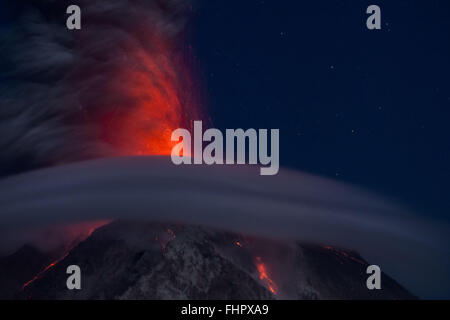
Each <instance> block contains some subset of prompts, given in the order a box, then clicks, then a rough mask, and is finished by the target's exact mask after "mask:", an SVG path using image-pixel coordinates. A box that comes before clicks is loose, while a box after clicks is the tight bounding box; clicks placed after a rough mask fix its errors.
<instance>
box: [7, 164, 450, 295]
mask: <svg viewBox="0 0 450 320" xmlns="http://www.w3.org/2000/svg"><path fill="white" fill-rule="evenodd" d="M100 219H133V220H136V219H144V220H151V221H170V222H179V223H191V224H199V225H205V226H210V227H216V228H221V229H226V230H231V231H236V232H243V233H247V234H256V235H263V236H269V237H278V238H289V239H295V240H301V241H311V242H316V243H324V244H333V245H337V246H343V247H346V248H348V249H354V250H357V251H358V252H360V253H361V254H362V255H363V256H364V257H366V258H367V259H368V260H369V262H371V263H374V264H379V265H381V266H382V269H383V270H384V271H387V272H390V273H391V274H392V275H394V276H396V277H397V278H398V279H400V281H407V282H408V283H411V287H417V288H420V287H421V284H422V283H421V282H422V281H424V280H423V277H422V276H421V275H423V274H427V277H428V278H427V279H428V280H427V283H429V282H430V279H434V280H435V281H437V282H441V283H442V281H447V280H448V277H447V276H446V275H445V267H444V266H442V262H443V260H445V258H446V257H447V256H448V251H446V250H447V249H445V246H446V244H447V243H448V236H447V235H446V229H445V228H444V227H442V226H439V227H438V226H437V225H436V224H433V223H432V222H427V221H423V220H420V219H418V218H417V217H415V216H413V215H410V214H407V213H405V212H404V210H402V209H401V208H400V207H398V206H395V205H392V204H389V203H387V202H386V201H385V200H384V199H382V198H379V197H377V196H374V195H371V194H369V193H366V192H364V191H362V190H359V189H357V188H354V187H351V186H347V185H344V184H340V183H336V182H334V181H331V180H327V179H323V178H319V177H314V176H311V175H308V174H303V173H299V172H293V171H289V170H281V171H280V173H279V174H278V175H276V176H260V175H259V174H258V168H257V167H239V166H175V165H173V164H172V163H171V161H170V159H169V158H167V157H123V158H110V159H101V160H93V161H86V162H80V163H76V164H69V165H65V166H60V167H54V168H48V169H42V170H38V171H34V172H30V173H25V174H21V175H17V176H13V177H10V178H7V179H3V180H2V181H0V235H3V236H5V235H6V236H7V235H9V236H10V235H11V234H13V233H14V232H15V230H23V229H24V228H25V229H26V228H31V227H34V228H38V227H39V228H40V227H45V226H49V225H52V224H58V223H75V222H80V221H94V220H100ZM405 266H408V268H406V269H405ZM439 266H442V267H439ZM440 268H442V269H440ZM405 270H406V271H405ZM425 287H426V288H427V290H430V291H431V292H436V291H433V290H436V288H434V287H433V285H428V286H425ZM425 294H431V293H425Z"/></svg>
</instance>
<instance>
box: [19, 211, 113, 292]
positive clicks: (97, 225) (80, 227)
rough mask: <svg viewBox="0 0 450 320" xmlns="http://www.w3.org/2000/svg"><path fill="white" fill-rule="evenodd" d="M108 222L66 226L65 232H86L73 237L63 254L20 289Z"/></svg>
mask: <svg viewBox="0 0 450 320" xmlns="http://www.w3.org/2000/svg"><path fill="white" fill-rule="evenodd" d="M110 222H111V220H100V221H92V222H88V223H80V224H74V225H70V226H66V227H65V228H66V229H65V232H67V233H80V230H81V232H83V231H86V232H85V233H84V234H81V235H78V238H77V239H75V240H74V241H70V242H68V244H67V246H66V248H65V250H64V254H63V255H62V256H61V257H60V258H58V259H56V260H55V261H53V262H52V263H50V264H49V265H48V266H46V267H45V268H44V269H42V270H41V271H39V272H38V273H37V274H36V275H35V276H34V277H33V278H32V279H31V280H29V281H27V282H25V283H24V284H23V286H22V290H24V289H25V288H26V287H28V286H29V285H30V284H32V283H33V282H34V281H36V280H38V279H39V278H41V277H42V275H44V273H46V272H47V271H48V270H50V269H51V268H53V267H54V266H55V265H56V264H57V263H58V262H60V261H62V260H64V258H65V257H67V256H68V255H69V253H70V251H71V250H72V249H73V248H74V247H75V246H76V245H77V244H78V243H80V242H81V241H83V240H85V239H87V238H89V237H90V236H91V235H92V233H93V232H94V231H95V230H96V229H98V228H100V227H102V226H104V225H106V224H109V223H110Z"/></svg>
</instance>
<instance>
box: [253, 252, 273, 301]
mask: <svg viewBox="0 0 450 320" xmlns="http://www.w3.org/2000/svg"><path fill="white" fill-rule="evenodd" d="M256 268H257V269H258V272H259V279H261V280H262V281H263V282H264V283H265V284H266V286H267V288H268V289H269V290H270V292H272V293H273V294H277V292H278V287H277V285H276V284H275V282H273V280H272V279H271V278H270V277H269V275H268V274H267V269H266V265H265V264H264V263H263V262H262V260H261V257H256Z"/></svg>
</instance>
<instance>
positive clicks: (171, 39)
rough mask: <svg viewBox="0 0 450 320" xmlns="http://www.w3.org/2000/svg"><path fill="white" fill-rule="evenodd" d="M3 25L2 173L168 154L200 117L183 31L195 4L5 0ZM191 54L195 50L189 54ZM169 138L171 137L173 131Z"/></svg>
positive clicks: (0, 49)
mask: <svg viewBox="0 0 450 320" xmlns="http://www.w3.org/2000/svg"><path fill="white" fill-rule="evenodd" d="M4 2H6V4H2V10H3V7H5V8H8V7H11V8H14V10H11V12H13V13H14V16H13V21H12V22H11V23H9V24H8V25H7V26H6V27H5V28H3V29H0V33H1V39H2V41H1V44H0V56H1V61H0V70H1V77H2V78H1V79H0V149H1V150H2V152H1V154H0V176H1V175H8V174H12V173H17V172H21V171H24V170H29V169H34V168H38V167H42V166H48V165H54V164H57V163H65V162H70V161H76V160H80V159H86V158H91V157H97V156H105V155H117V154H128V155H129V154H167V153H168V149H169V147H170V146H168V144H167V143H168V141H170V139H169V138H167V136H168V135H169V134H170V132H171V130H173V129H175V128H177V127H178V126H182V125H185V122H186V121H187V120H188V119H191V118H194V119H195V118H198V114H197V110H198V107H197V106H195V105H193V104H194V101H193V96H192V94H191V92H192V83H191V82H190V79H189V72H188V68H187V67H186V63H185V62H186V61H184V59H185V57H186V54H185V53H186V52H185V50H184V49H183V42H182V41H181V40H182V39H181V36H182V34H183V28H184V26H185V22H186V18H187V16H188V15H189V11H190V2H189V1H182V0H135V1H131V0H96V1H89V0H80V1H76V4H77V5H79V6H80V7H81V10H82V29H81V30H77V31H69V30H68V29H67V28H66V19H67V17H68V15H67V14H66V8H67V7H68V6H69V5H71V4H74V3H73V1H65V0H57V1H56V0H43V1H31V0H22V1H16V0H14V1H13V0H6V1H4ZM188 54H189V53H188ZM169 137H170V136H169Z"/></svg>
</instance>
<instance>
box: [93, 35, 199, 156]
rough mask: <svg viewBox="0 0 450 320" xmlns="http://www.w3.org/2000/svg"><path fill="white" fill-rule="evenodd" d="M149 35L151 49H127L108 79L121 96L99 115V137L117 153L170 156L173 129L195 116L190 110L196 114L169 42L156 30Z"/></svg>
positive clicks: (185, 77)
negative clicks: (121, 61) (121, 62)
mask: <svg viewBox="0 0 450 320" xmlns="http://www.w3.org/2000/svg"><path fill="white" fill-rule="evenodd" d="M148 39H149V40H148V41H149V43H151V50H150V49H148V48H142V47H139V46H136V47H130V48H129V49H127V56H126V57H125V60H126V63H124V66H123V67H119V69H118V70H117V72H116V73H115V78H114V79H113V80H112V81H111V84H109V86H110V87H111V88H109V90H113V91H114V92H115V94H117V96H118V97H120V99H117V100H118V101H116V102H115V103H117V106H114V105H112V106H110V107H109V108H108V110H109V111H108V114H106V115H103V116H102V119H101V122H102V138H103V140H106V142H107V143H108V144H110V145H111V146H112V147H113V148H114V149H115V152H116V153H118V154H119V155H170V153H171V150H172V147H173V146H174V145H175V144H176V142H172V141H171V135H172V132H173V130H175V129H177V128H180V127H185V125H186V124H185V123H184V122H185V121H187V120H196V119H187V118H189V116H188V115H191V116H198V113H197V109H198V106H197V105H196V104H195V103H194V102H193V101H192V97H193V96H195V93H193V92H191V91H192V87H193V86H192V84H191V80H190V75H189V71H188V68H187V66H184V65H183V64H182V63H180V57H179V56H177V54H175V53H174V52H173V51H174V50H173V45H172V44H171V43H170V42H169V41H166V40H165V39H162V38H161V37H160V36H158V35H156V34H153V35H149V36H148ZM124 106H125V107H124Z"/></svg>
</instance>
